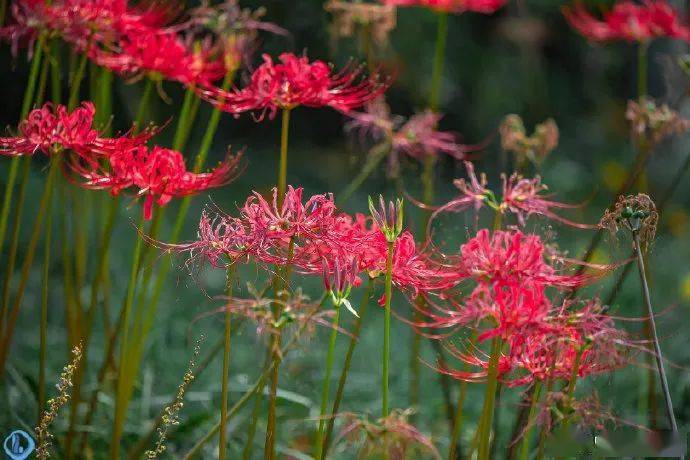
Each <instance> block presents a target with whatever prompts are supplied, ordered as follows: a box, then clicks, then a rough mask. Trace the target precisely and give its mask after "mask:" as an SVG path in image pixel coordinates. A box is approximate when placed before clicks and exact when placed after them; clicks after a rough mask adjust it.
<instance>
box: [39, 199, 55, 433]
mask: <svg viewBox="0 0 690 460" xmlns="http://www.w3.org/2000/svg"><path fill="white" fill-rule="evenodd" d="M52 232H53V213H52V212H50V211H48V217H47V220H46V226H45V241H44V243H43V244H44V248H43V284H42V286H41V325H40V330H41V333H40V337H41V338H40V348H39V350H40V351H39V358H38V360H39V370H38V420H39V421H40V419H41V416H42V415H43V411H44V409H45V403H46V350H47V342H48V296H49V292H48V278H49V276H50V243H51V237H52Z"/></svg>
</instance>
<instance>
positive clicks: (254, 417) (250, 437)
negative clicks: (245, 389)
mask: <svg viewBox="0 0 690 460" xmlns="http://www.w3.org/2000/svg"><path fill="white" fill-rule="evenodd" d="M271 356H272V355H271V350H270V349H269V350H268V351H267V353H266V362H265V364H264V370H267V369H269V368H270V366H271V363H272V360H271ZM267 375H268V373H267ZM264 380H265V379H264ZM264 388H265V384H264V385H262V386H261V388H260V389H259V390H258V391H257V392H256V395H255V396H254V405H253V407H252V413H251V415H250V417H249V427H248V428H247V439H246V440H245V445H244V450H243V451H242V460H251V458H252V452H253V451H254V438H255V437H256V425H257V424H258V423H259V418H260V417H261V407H262V405H263V400H264Z"/></svg>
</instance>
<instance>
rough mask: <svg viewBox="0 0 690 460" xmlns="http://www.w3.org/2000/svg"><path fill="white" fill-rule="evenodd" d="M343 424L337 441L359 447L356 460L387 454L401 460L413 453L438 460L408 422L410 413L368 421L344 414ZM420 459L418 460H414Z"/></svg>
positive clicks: (399, 412) (427, 441) (394, 413)
mask: <svg viewBox="0 0 690 460" xmlns="http://www.w3.org/2000/svg"><path fill="white" fill-rule="evenodd" d="M344 415H345V417H346V423H345V426H344V427H343V429H342V431H341V432H340V434H339V436H338V439H337V440H336V442H337V441H339V440H341V439H347V440H348V441H349V442H350V443H351V444H361V447H360V454H361V456H360V457H358V458H370V457H372V456H374V455H375V454H379V455H380V454H387V456H388V458H390V459H391V460H403V459H405V458H407V457H406V454H407V453H409V452H411V451H412V450H415V451H418V450H420V449H421V451H426V452H428V453H430V454H431V455H432V456H433V457H434V458H437V459H440V458H441V456H440V454H439V452H438V450H437V449H436V447H435V446H434V444H433V443H432V442H431V439H429V438H428V437H427V436H425V435H424V434H422V433H421V432H420V431H419V430H417V428H415V427H414V426H412V425H411V424H410V422H409V421H408V419H409V417H410V415H412V410H411V409H407V410H400V409H396V410H393V411H392V412H391V413H390V414H389V415H388V416H387V417H383V418H380V419H378V420H376V421H370V420H369V418H368V417H367V416H364V417H362V416H358V415H357V414H344ZM415 458H419V457H415Z"/></svg>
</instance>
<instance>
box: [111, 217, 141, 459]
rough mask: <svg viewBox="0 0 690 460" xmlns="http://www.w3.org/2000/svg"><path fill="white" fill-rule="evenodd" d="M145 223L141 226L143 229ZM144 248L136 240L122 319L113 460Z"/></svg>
mask: <svg viewBox="0 0 690 460" xmlns="http://www.w3.org/2000/svg"><path fill="white" fill-rule="evenodd" d="M143 224H144V223H143V221H142V222H141V224H140V225H139V227H140V228H143ZM142 247H143V240H142V239H141V238H139V237H138V235H137V238H136V243H135V246H134V255H133V257H132V269H131V272H130V276H129V283H128V285H127V297H126V298H125V303H124V306H123V307H122V308H123V312H124V315H123V319H122V340H121V341H120V362H119V366H118V368H119V370H120V375H119V377H118V380H117V396H116V399H115V420H114V423H113V434H112V437H111V443H110V458H111V459H112V460H117V459H119V458H120V439H121V437H122V430H123V428H124V423H125V416H126V412H127V405H126V401H125V400H124V399H125V398H124V389H125V385H131V384H132V382H125V381H124V379H123V370H124V369H125V368H126V366H127V353H126V351H127V344H128V343H129V341H128V334H129V317H130V315H131V310H132V304H133V303H134V293H135V291H136V284H137V274H138V273H139V262H140V259H141V252H142Z"/></svg>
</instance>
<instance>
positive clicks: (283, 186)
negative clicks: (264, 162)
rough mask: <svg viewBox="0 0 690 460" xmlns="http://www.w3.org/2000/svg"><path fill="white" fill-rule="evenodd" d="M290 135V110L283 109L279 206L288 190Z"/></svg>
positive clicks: (279, 167)
mask: <svg viewBox="0 0 690 460" xmlns="http://www.w3.org/2000/svg"><path fill="white" fill-rule="evenodd" d="M289 133H290V109H283V117H282V123H281V129H280V163H279V166H278V206H282V205H283V199H284V198H285V191H286V190H287V162H288V136H289Z"/></svg>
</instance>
